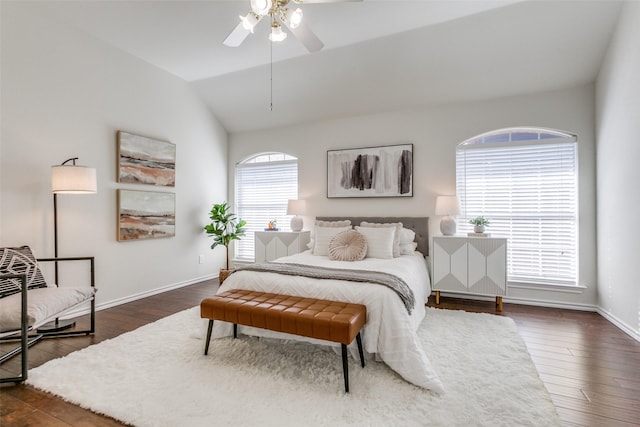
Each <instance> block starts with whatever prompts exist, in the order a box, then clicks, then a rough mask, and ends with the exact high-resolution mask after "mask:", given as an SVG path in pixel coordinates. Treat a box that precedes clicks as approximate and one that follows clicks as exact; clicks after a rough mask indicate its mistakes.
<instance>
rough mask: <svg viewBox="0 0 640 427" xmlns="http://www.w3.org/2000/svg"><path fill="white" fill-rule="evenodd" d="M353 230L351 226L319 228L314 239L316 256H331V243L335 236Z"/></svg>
mask: <svg viewBox="0 0 640 427" xmlns="http://www.w3.org/2000/svg"><path fill="white" fill-rule="evenodd" d="M349 230H351V225H349V226H346V227H317V226H316V232H315V237H314V239H313V251H312V253H313V254H314V255H324V256H327V255H329V241H330V240H331V238H332V237H333V236H335V235H336V234H338V233H341V232H343V231H349Z"/></svg>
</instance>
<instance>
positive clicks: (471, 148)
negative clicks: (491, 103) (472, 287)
mask: <svg viewBox="0 0 640 427" xmlns="http://www.w3.org/2000/svg"><path fill="white" fill-rule="evenodd" d="M577 177H578V173H577V144H576V136H575V135H571V134H567V133H563V132H558V131H554V130H549V129H530V128H526V129H525V128H511V129H502V130H498V131H494V132H489V133H486V134H483V135H480V136H477V137H474V138H471V139H469V140H467V141H464V142H463V143H461V144H459V145H458V148H457V150H456V187H457V194H458V197H459V198H460V205H461V211H462V214H461V218H460V219H459V221H458V224H459V228H460V230H461V231H462V232H465V233H466V232H468V231H473V227H472V226H471V225H470V224H469V223H468V221H469V219H472V218H475V217H476V216H480V215H484V216H485V217H487V218H488V219H489V220H490V221H491V225H490V227H489V228H488V231H489V232H490V233H491V234H493V235H496V236H507V237H508V249H507V250H508V256H507V259H508V261H507V269H508V280H509V281H511V282H524V283H536V284H539V283H541V284H564V285H576V284H577V244H578V242H577V225H578V214H577V205H578V203H577V194H578V191H577Z"/></svg>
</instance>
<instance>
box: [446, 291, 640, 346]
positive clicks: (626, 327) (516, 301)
mask: <svg viewBox="0 0 640 427" xmlns="http://www.w3.org/2000/svg"><path fill="white" fill-rule="evenodd" d="M440 295H441V296H448V297H451V298H461V299H470V300H480V301H495V297H489V296H482V295H465V294H453V293H449V294H447V293H445V292H441V293H440ZM502 301H503V302H504V303H509V304H522V305H532V306H536V307H549V308H560V309H564V310H579V311H592V312H595V313H598V314H599V315H601V316H602V317H604V318H605V319H607V320H608V321H609V322H611V323H612V324H613V325H614V326H616V327H617V328H618V329H620V330H621V331H622V332H624V333H625V334H627V335H629V336H630V337H631V338H633V339H635V340H636V341H639V342H640V333H638V331H634V330H633V328H631V327H630V326H629V325H627V324H626V323H624V322H623V321H621V320H620V319H618V318H617V317H615V316H613V315H612V314H611V313H607V312H606V311H604V310H603V309H602V307H598V306H595V305H591V304H567V303H558V302H550V301H545V300H534V299H524V298H514V297H509V298H507V297H503V298H502Z"/></svg>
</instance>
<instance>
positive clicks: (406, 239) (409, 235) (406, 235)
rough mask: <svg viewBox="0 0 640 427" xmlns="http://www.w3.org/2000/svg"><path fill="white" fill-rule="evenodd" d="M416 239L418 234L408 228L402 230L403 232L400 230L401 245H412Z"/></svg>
mask: <svg viewBox="0 0 640 427" xmlns="http://www.w3.org/2000/svg"><path fill="white" fill-rule="evenodd" d="M415 238H416V233H415V231H413V230H410V229H408V228H402V230H400V244H401V245H403V244H406V243H411V242H413V241H414V240H415Z"/></svg>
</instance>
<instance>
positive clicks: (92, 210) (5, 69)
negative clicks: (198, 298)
mask: <svg viewBox="0 0 640 427" xmlns="http://www.w3.org/2000/svg"><path fill="white" fill-rule="evenodd" d="M31 9H32V8H31V7H30V5H29V4H28V2H22V3H21V4H20V3H18V2H15V3H5V2H3V4H2V88H1V89H2V92H1V94H2V134H1V138H2V139H1V145H0V147H1V154H2V156H1V166H2V168H1V173H0V177H1V181H0V183H1V190H2V191H1V199H0V200H1V207H0V213H1V216H0V245H2V246H13V245H22V244H28V245H30V246H32V248H33V250H34V252H35V253H36V256H40V257H43V256H53V206H52V195H51V192H50V188H51V187H50V186H51V184H50V167H51V165H54V164H60V163H61V162H62V161H64V160H66V159H67V158H69V157H75V156H78V157H79V164H83V165H88V166H92V167H95V168H96V169H97V174H98V193H97V194H95V195H88V196H71V195H61V196H59V197H58V205H59V206H58V212H59V233H60V236H59V253H60V255H61V256H87V255H93V256H95V257H96V273H97V286H98V288H99V292H98V297H97V302H98V305H99V306H100V305H102V306H105V305H109V304H112V303H115V302H118V301H122V300H124V299H126V298H130V297H132V296H134V295H141V294H145V293H153V292H154V291H157V290H158V289H160V288H164V287H171V286H179V285H181V284H185V283H188V282H193V281H195V280H197V279H199V278H207V277H211V276H213V275H214V274H215V273H216V272H217V269H218V268H219V267H220V266H222V264H223V262H224V251H223V250H221V249H220V250H216V251H213V252H212V251H211V249H210V248H209V245H210V241H209V240H208V239H207V237H206V235H205V234H204V232H203V230H202V226H203V225H204V224H205V223H206V222H207V221H208V211H209V210H210V208H211V204H213V203H214V202H219V201H222V200H224V199H225V198H226V194H227V181H226V179H227V134H226V132H225V131H224V129H223V128H222V127H221V126H220V125H219V123H218V122H217V120H216V119H215V117H213V116H212V114H211V113H210V112H209V111H208V109H207V108H206V107H205V106H204V104H203V103H202V102H201V101H200V100H199V98H198V97H197V96H196V95H195V94H194V92H193V91H192V89H191V88H190V87H189V86H188V84H186V83H185V82H184V81H182V80H180V79H178V78H176V77H174V76H172V75H170V74H168V73H166V72H164V71H161V70H159V69H157V68H155V67H152V66H150V65H149V64H147V63H145V62H142V61H140V60H138V59H136V58H134V57H132V56H130V55H128V54H125V53H123V52H122V51H119V50H117V49H115V48H112V47H109V46H108V45H106V44H103V43H102V42H100V41H98V40H94V39H91V38H88V37H87V36H85V35H83V34H82V33H80V32H76V31H74V30H72V29H69V28H66V27H63V26H58V25H56V24H55V23H52V22H51V21H50V20H45V19H40V17H38V16H37V15H36V14H34V13H32V12H33V11H32V10H31ZM117 130H126V131H129V132H134V133H138V134H141V135H145V136H150V137H155V138H158V139H163V140H168V141H171V142H173V143H174V144H176V149H177V165H176V187H175V188H163V189H160V188H157V187H154V186H143V185H130V184H129V185H126V184H118V183H117V182H116V131H117ZM118 188H127V189H135V190H147V191H172V192H175V193H176V205H177V209H176V236H175V237H174V238H166V239H156V240H144V241H130V242H118V241H117V240H116V225H117V219H116V215H117V207H116V189H118ZM199 254H204V255H205V257H206V263H204V264H199V263H198V255H199Z"/></svg>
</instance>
